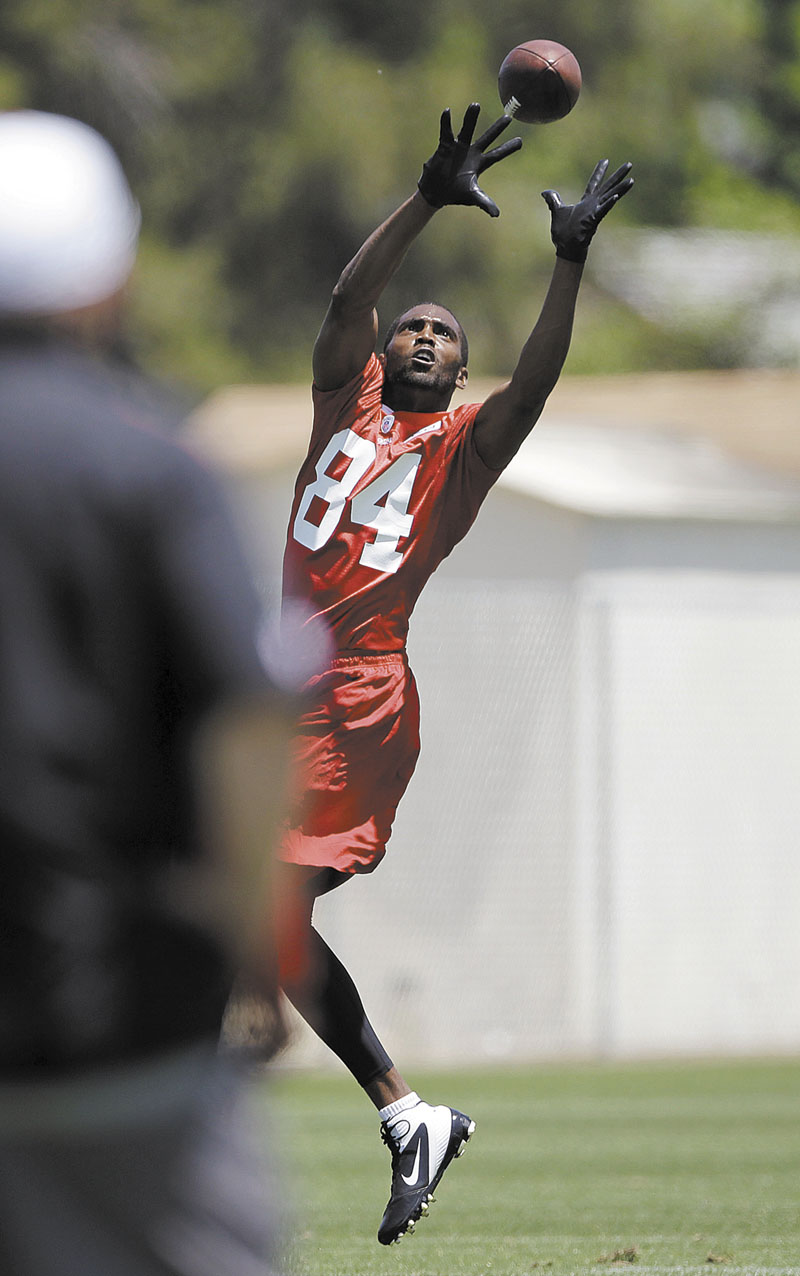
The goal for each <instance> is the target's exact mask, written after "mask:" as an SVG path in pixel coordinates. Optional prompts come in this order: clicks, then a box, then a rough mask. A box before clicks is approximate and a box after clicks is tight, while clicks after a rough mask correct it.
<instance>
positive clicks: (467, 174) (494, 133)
mask: <svg viewBox="0 0 800 1276" xmlns="http://www.w3.org/2000/svg"><path fill="white" fill-rule="evenodd" d="M480 109H481V108H480V106H479V105H478V103H477V102H473V103H472V105H471V106H468V107H467V109H466V112H465V114H464V122H463V124H462V125H461V132H460V133H459V135H458V137H457V138H454V137H453V128H452V125H451V123H450V110H449V108H448V109H447V110H446V111H443V112H442V120H441V126H440V130H439V145H438V147H437V148H436V150H435V151H434V153H433V155H432V156H431V158H430V159H429V160H428V161H427V162H426V163H425V164H424V165H423V166H422V176H421V177H420V179H419V182H418V183H417V185H418V186H419V190H420V194H421V195H422V197H423V199H425V200H427V202H428V203H429V204H432V205H433V207H434V208H443V207H444V205H445V204H477V206H478V208H482V209H483V210H484V212H486V213H488V214H489V216H490V217H499V216H500V209H499V208H498V207H497V205H496V204H495V202H494V200H492V199H490V198H489V196H488V195H487V194H486V193H485V192H484V191H482V190H481V188H480V186H479V185H478V177H479V176H480V174H481V173H483V172H484V170H485V169H487V168H491V166H492V164H496V163H497V161H498V160H501V159H505V157H506V155H511V154H512V152H513V151H518V150H519V148H520V147H521V146H522V138H521V137H512V138H511V140H510V141H508V142H503V144H502V145H501V146H497V147H495V149H494V150H493V151H486V147H487V146H489V145H490V144H491V143H492V142H493V141H494V139H495V138H496V137H499V135H500V134H501V133H502V132H503V129H505V128H508V126H509V124H510V123H511V116H510V115H501V116H500V119H499V120H495V122H494V124H492V125H491V126H490V127H489V128H487V130H486V132H485V133H482V134H481V136H480V137H479V138H478V140H477V142H473V140H472V134H473V133H474V132H475V125H476V124H477V122H478V115H479V114H480ZM484 151H486V154H484Z"/></svg>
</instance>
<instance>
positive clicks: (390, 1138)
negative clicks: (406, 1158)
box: [381, 1125, 400, 1170]
mask: <svg viewBox="0 0 800 1276" xmlns="http://www.w3.org/2000/svg"><path fill="white" fill-rule="evenodd" d="M381 1138H382V1139H383V1141H384V1143H385V1144H386V1146H387V1148H388V1149H389V1151H390V1152H391V1154H392V1169H393V1170H395V1169H397V1166H398V1164H399V1162H400V1145H399V1143H398V1142H397V1139H396V1138H395V1137H394V1135H393V1134H392V1132H391V1130H390V1129H389V1127H388V1125H381Z"/></svg>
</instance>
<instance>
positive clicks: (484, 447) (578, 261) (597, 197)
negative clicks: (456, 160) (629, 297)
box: [474, 160, 633, 470]
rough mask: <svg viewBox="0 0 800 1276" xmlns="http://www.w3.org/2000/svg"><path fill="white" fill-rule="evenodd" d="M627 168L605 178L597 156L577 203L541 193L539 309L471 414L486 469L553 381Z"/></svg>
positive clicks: (501, 460)
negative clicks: (509, 368)
mask: <svg viewBox="0 0 800 1276" xmlns="http://www.w3.org/2000/svg"><path fill="white" fill-rule="evenodd" d="M630 170H631V165H630V164H623V165H621V167H620V168H618V169H617V170H616V171H615V172H614V173H612V175H611V176H610V177H606V173H607V171H608V160H601V161H600V163H599V164H598V165H597V166H596V168H595V170H594V172H593V173H592V176H591V177H590V178H589V182H588V184H587V186H586V190H585V191H584V193H583V196H582V197H581V199H580V200H579V201H578V203H577V204H564V203H563V201H562V199H561V197H560V195H559V194H558V193H557V192H556V191H552V190H547V191H543V192H542V195H543V198H544V200H545V202H546V203H547V206H548V208H549V209H550V219H551V220H550V233H551V236H552V240H553V244H554V245H555V249H556V263H555V267H554V269H553V275H552V279H551V281H550V287H549V289H548V291H547V296H546V297H545V300H544V304H543V306H542V310H541V313H540V315H539V318H538V320H537V321H536V325H535V326H534V329H533V331H532V332H531V335H530V336H529V338H528V340H527V341H526V343H525V345H524V346H523V348H522V353H521V354H520V357H519V362H518V363H517V366H516V369H515V370H514V373H513V375H512V377H511V380H510V381H508V382H506V384H505V385H503V386H500V387H499V388H498V389H497V390H495V391H494V393H493V394H491V395H490V396H489V398H488V399H487V400H486V402H485V403H484V404H483V406H482V407H481V410H480V412H479V413H478V415H477V417H476V418H475V426H474V437H475V446H476V448H477V450H478V454H479V455H480V457H481V458H482V460H483V461H484V462H485V463H486V465H488V466H490V467H491V468H492V469H497V470H501V469H503V468H504V466H506V465H507V464H508V462H509V461H510V460H511V458H512V457H513V456H514V454H515V453H516V452H517V450H518V449H519V447H520V445H521V443H522V442H523V440H524V439H525V438H527V436H528V434H529V433H530V432H531V430H532V429H533V427H534V425H535V424H536V422H537V421H538V419H539V417H540V416H541V413H542V409H543V407H544V405H545V402H546V401H547V397H548V395H549V394H550V391H551V390H552V389H553V387H554V386H555V384H556V382H557V381H558V378H559V376H560V374H561V369H562V367H563V366H564V360H565V359H566V357H567V352H568V350H569V345H570V340H571V338H572V325H573V320H574V317H575V303H576V301H577V299H578V291H579V289H580V283H581V277H582V274H583V265H584V262H585V261H586V257H587V254H588V251H589V245H590V243H591V241H592V238H593V237H594V233H595V231H596V230H597V227H598V226H599V224H600V222H601V221H602V220H603V218H604V217H605V216H606V214H607V213H609V212H610V211H611V209H612V208H613V207H614V205H615V204H616V203H617V202H618V201H619V200H620V199H621V198H622V196H623V195H625V194H627V192H628V191H629V190H630V188H631V186H633V178H632V177H630V176H629V174H630Z"/></svg>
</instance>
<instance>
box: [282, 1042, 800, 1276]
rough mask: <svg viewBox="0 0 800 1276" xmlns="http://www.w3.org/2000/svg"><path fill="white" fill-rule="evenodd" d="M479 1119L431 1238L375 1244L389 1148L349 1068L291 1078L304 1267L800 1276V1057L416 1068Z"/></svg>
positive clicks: (287, 1119)
mask: <svg viewBox="0 0 800 1276" xmlns="http://www.w3.org/2000/svg"><path fill="white" fill-rule="evenodd" d="M414 1082H415V1085H416V1088H417V1089H418V1090H419V1091H420V1093H421V1094H423V1095H425V1096H426V1097H428V1096H429V1097H430V1100H431V1101H433V1102H437V1101H439V1100H440V1099H441V1100H444V1101H445V1102H448V1103H452V1104H454V1105H456V1106H458V1107H461V1108H462V1109H463V1110H464V1111H466V1112H469V1113H470V1115H471V1116H473V1117H474V1118H475V1120H476V1121H477V1131H476V1134H475V1138H474V1140H472V1142H471V1143H470V1146H469V1149H468V1151H467V1154H466V1156H465V1157H464V1158H463V1159H462V1160H459V1161H456V1162H455V1163H454V1164H453V1165H452V1167H451V1168H450V1169H448V1171H447V1173H446V1175H445V1177H444V1179H443V1180H442V1183H441V1185H440V1187H439V1189H438V1190H437V1193H436V1198H437V1199H436V1204H435V1205H434V1206H433V1208H432V1210H431V1214H430V1217H429V1218H428V1219H426V1220H424V1221H422V1222H421V1223H420V1224H419V1226H418V1228H417V1232H416V1235H415V1236H413V1237H408V1238H404V1239H403V1241H402V1244H401V1245H399V1246H396V1247H391V1248H390V1249H388V1250H384V1249H381V1247H380V1246H379V1245H378V1243H377V1241H376V1239H375V1232H376V1230H377V1225H378V1221H379V1219H380V1216H381V1212H382V1210H383V1207H384V1204H385V1202H386V1198H387V1196H388V1188H389V1160H388V1156H387V1153H386V1150H385V1149H384V1147H383V1145H382V1144H381V1143H380V1141H379V1138H378V1131H377V1122H376V1121H375V1119H374V1116H373V1114H372V1111H371V1109H370V1107H369V1104H368V1102H367V1101H366V1100H365V1098H364V1096H363V1094H362V1093H361V1092H360V1091H359V1090H358V1087H357V1086H356V1085H355V1084H354V1083H353V1081H352V1080H351V1079H350V1078H349V1077H347V1076H344V1075H338V1074H337V1075H334V1076H330V1075H328V1076H320V1075H317V1076H314V1075H310V1076H297V1077H285V1078H282V1079H280V1081H279V1083H278V1085H277V1086H276V1087H275V1094H274V1106H275V1108H276V1111H277V1113H278V1115H279V1116H280V1117H281V1118H282V1121H281V1124H282V1126H283V1131H284V1146H285V1147H286V1148H287V1149H288V1154H287V1157H286V1160H287V1161H288V1166H285V1167H284V1169H285V1171H287V1170H288V1175H287V1173H284V1180H286V1179H287V1177H288V1179H289V1181H290V1182H291V1185H292V1192H293V1198H294V1206H295V1209H296V1219H297V1227H296V1228H295V1230H294V1233H293V1241H294V1243H293V1245H292V1247H291V1254H290V1262H289V1264H288V1270H289V1272H290V1273H293V1274H294V1276H379V1274H380V1273H386V1272H390V1271H391V1272H398V1273H399V1272H404V1273H406V1276H452V1273H453V1272H458V1273H461V1274H462V1276H538V1273H539V1272H546V1273H548V1276H590V1274H593V1276H600V1273H602V1272H603V1271H608V1270H614V1267H615V1266H616V1265H618V1264H624V1266H625V1268H626V1270H627V1269H628V1264H629V1263H633V1264H634V1266H633V1268H632V1270H633V1271H634V1272H635V1271H636V1266H635V1264H639V1266H640V1270H646V1271H647V1273H648V1276H669V1274H670V1273H677V1272H681V1273H686V1274H687V1276H688V1274H691V1276H700V1274H701V1273H702V1272H707V1271H708V1270H709V1265H710V1264H713V1263H714V1262H720V1261H726V1262H727V1263H728V1264H729V1268H728V1270H731V1271H734V1272H736V1273H737V1276H741V1274H742V1273H757V1272H767V1271H769V1272H773V1273H775V1276H798V1273H800V1267H798V1265H797V1262H798V1254H800V1230H799V1228H798V1212H797V1176H798V1173H800V1144H798V1140H797V1122H798V1117H800V1099H799V1098H798V1095H800V1088H799V1085H800V1065H798V1063H797V1062H796V1061H786V1062H772V1063H764V1064H759V1063H751V1062H732V1063H727V1064H725V1063H723V1064H713V1063H705V1062H701V1063H690V1062H686V1063H677V1064H629V1065H616V1066H611V1065H608V1066H589V1065H583V1066H579V1065H574V1064H573V1065H569V1064H563V1065H559V1066H557V1067H529V1068H527V1069H525V1070H515V1071H503V1070H495V1071H483V1072H472V1071H462V1072H456V1073H453V1074H451V1075H446V1076H445V1075H443V1074H437V1075H429V1076H422V1077H417V1076H415V1077H414Z"/></svg>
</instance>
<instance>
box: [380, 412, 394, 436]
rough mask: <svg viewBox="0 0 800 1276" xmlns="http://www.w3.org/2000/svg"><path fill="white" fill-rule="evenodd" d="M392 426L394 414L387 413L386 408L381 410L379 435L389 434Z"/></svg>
mask: <svg viewBox="0 0 800 1276" xmlns="http://www.w3.org/2000/svg"><path fill="white" fill-rule="evenodd" d="M393 425H394V412H389V410H388V409H387V408H384V409H383V416H382V417H381V434H390V433H391V429H392V426H393Z"/></svg>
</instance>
